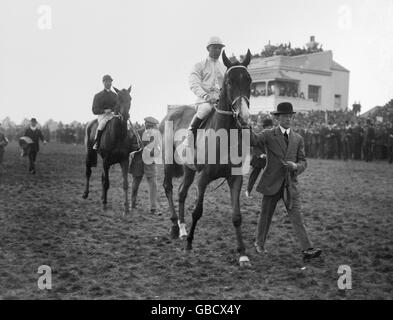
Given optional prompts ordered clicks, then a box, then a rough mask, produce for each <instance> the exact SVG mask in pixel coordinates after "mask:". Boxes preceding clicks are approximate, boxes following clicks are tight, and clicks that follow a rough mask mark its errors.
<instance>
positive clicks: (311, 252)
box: [303, 248, 322, 260]
mask: <svg viewBox="0 0 393 320" xmlns="http://www.w3.org/2000/svg"><path fill="white" fill-rule="evenodd" d="M321 253H322V250H321V249H319V248H315V249H314V248H310V249H307V250H304V251H303V259H304V260H310V259H314V258H318V257H319V256H320V255H321Z"/></svg>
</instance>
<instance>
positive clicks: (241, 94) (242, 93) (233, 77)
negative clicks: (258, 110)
mask: <svg viewBox="0 0 393 320" xmlns="http://www.w3.org/2000/svg"><path fill="white" fill-rule="evenodd" d="M222 60H223V62H224V65H225V66H226V67H227V68H228V69H227V71H226V73H225V77H224V83H223V88H222V92H221V96H220V106H219V109H221V110H225V111H230V112H232V113H233V115H234V117H235V118H236V119H237V120H240V122H241V123H242V124H246V123H247V122H248V119H249V117H250V93H251V82H252V80H251V76H250V74H249V72H248V70H247V66H248V65H249V64H250V61H251V52H250V50H248V51H247V54H246V57H245V58H244V59H243V61H242V62H241V63H240V62H239V61H237V60H236V61H234V62H231V61H230V60H229V59H228V58H227V56H226V54H225V51H223V53H222Z"/></svg>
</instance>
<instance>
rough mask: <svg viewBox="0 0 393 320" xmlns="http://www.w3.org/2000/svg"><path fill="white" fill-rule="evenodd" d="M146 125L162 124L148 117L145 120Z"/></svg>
mask: <svg viewBox="0 0 393 320" xmlns="http://www.w3.org/2000/svg"><path fill="white" fill-rule="evenodd" d="M144 120H145V123H149V124H159V123H160V122H159V121H158V120H157V119H156V118H153V117H146V118H145V119H144Z"/></svg>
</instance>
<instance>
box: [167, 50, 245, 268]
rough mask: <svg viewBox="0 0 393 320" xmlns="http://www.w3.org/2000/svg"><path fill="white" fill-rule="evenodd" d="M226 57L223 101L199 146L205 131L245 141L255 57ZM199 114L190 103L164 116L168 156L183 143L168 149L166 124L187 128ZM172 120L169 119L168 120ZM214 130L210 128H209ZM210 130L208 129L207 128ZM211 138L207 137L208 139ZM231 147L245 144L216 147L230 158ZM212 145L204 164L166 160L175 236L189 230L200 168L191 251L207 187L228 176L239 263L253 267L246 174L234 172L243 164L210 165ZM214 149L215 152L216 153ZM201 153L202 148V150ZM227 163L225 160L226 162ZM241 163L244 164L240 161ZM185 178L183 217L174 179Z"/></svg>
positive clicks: (189, 241) (181, 193)
mask: <svg viewBox="0 0 393 320" xmlns="http://www.w3.org/2000/svg"><path fill="white" fill-rule="evenodd" d="M222 58H223V62H224V64H225V66H226V67H227V71H226V73H225V77H224V83H223V88H222V90H221V94H220V100H219V103H218V105H217V106H216V107H215V109H214V110H213V112H212V114H211V115H210V116H209V117H208V119H207V120H206V121H205V123H204V125H202V128H203V130H201V129H200V130H199V132H198V141H197V145H198V143H199V141H200V139H199V137H200V134H201V132H204V133H206V132H208V131H213V132H218V131H219V130H220V131H222V130H224V131H225V132H226V133H228V136H229V132H230V131H235V134H236V135H237V137H238V141H241V135H242V130H241V129H242V128H243V126H244V125H245V124H246V122H247V120H248V118H249V115H250V113H249V98H250V91H251V77H250V74H249V73H248V70H247V66H248V65H249V63H250V60H251V53H250V50H248V52H247V55H246V57H245V58H244V60H243V62H242V63H240V62H238V61H235V62H231V61H230V60H229V59H228V58H227V56H226V55H225V51H224V52H223V53H222ZM194 114H195V109H194V108H192V107H190V106H182V107H179V108H177V109H176V110H175V111H172V112H169V113H168V114H167V116H166V117H165V118H164V119H163V121H162V122H161V124H160V130H161V132H163V133H164V141H165V145H164V153H163V154H164V157H165V158H166V156H165V154H166V153H167V152H172V155H173V154H175V153H176V149H177V148H178V146H179V145H177V146H176V145H175V144H171V145H170V146H171V150H169V149H168V150H165V148H168V147H166V146H167V145H168V144H167V141H168V139H169V140H170V139H172V138H168V137H167V136H168V135H169V132H167V131H169V130H165V129H164V126H166V123H170V122H172V123H173V131H174V132H176V131H177V130H179V129H183V130H184V129H185V128H187V127H188V126H189V123H190V121H191V119H192V117H193V115H194ZM167 121H169V122H167ZM209 129H210V130H209ZM207 130H208V131H207ZM207 138H208V137H207V135H204V136H203V139H207ZM206 141H207V140H205V142H206ZM230 148H235V150H237V151H238V153H237V154H239V151H240V154H241V152H242V151H241V146H239V143H236V145H233V143H232V145H231V142H229V141H228V144H226V145H225V144H224V147H223V146H222V144H221V143H220V146H219V147H217V148H216V149H214V152H215V153H216V159H217V155H218V156H220V157H221V158H219V159H222V155H223V154H224V156H226V157H227V159H230V154H229V153H230V151H229V150H230ZM207 149H208V144H207V143H205V150H206V152H205V155H206V158H205V161H204V162H203V163H204V164H197V165H195V166H190V165H187V164H179V163H175V162H173V163H165V166H164V170H165V177H164V189H165V194H166V196H167V198H168V202H169V208H170V211H171V214H172V217H171V220H172V223H173V225H172V229H171V236H172V238H177V237H179V233H180V237H185V236H187V231H186V229H185V223H184V204H185V200H186V197H187V193H188V190H189V188H190V186H191V184H192V183H193V181H194V178H195V174H196V171H198V172H199V178H198V200H197V204H196V207H195V209H194V211H193V213H192V224H191V229H190V233H189V235H188V237H187V246H186V249H187V250H192V241H193V239H194V232H195V227H196V225H197V222H198V220H199V219H200V218H201V216H202V212H203V199H204V195H205V191H206V188H207V186H208V185H209V184H210V183H211V182H212V181H214V180H217V179H219V178H225V179H226V180H227V182H228V185H229V188H230V195H231V203H232V222H233V225H234V227H235V229H236V238H237V244H238V252H239V254H240V259H239V263H240V266H242V267H243V266H245V267H247V266H250V265H251V263H250V260H249V259H248V257H247V255H246V249H245V246H244V243H243V238H242V233H241V223H242V217H241V212H240V191H241V188H242V184H243V176H242V175H241V174H240V175H239V174H237V175H236V174H234V173H233V170H232V169H234V168H236V167H239V165H238V164H234V163H233V162H231V160H229V161H228V162H227V163H226V164H223V162H222V161H221V162H220V163H218V164H210V163H211V162H208V161H207V158H208V152H207V151H208V150H207ZM214 152H213V153H214ZM198 153H199V150H198ZM198 163H200V162H198ZM224 163H225V162H224ZM240 166H241V164H240ZM177 177H182V181H181V185H180V187H179V217H178V216H177V215H176V212H175V207H174V203H173V191H172V190H173V185H172V179H173V178H177Z"/></svg>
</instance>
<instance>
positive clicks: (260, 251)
mask: <svg viewBox="0 0 393 320" xmlns="http://www.w3.org/2000/svg"><path fill="white" fill-rule="evenodd" d="M254 247H255V250H256V252H257V253H259V254H267V250H266V249H265V248H264V247H261V246H260V245H259V244H258V243H254Z"/></svg>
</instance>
